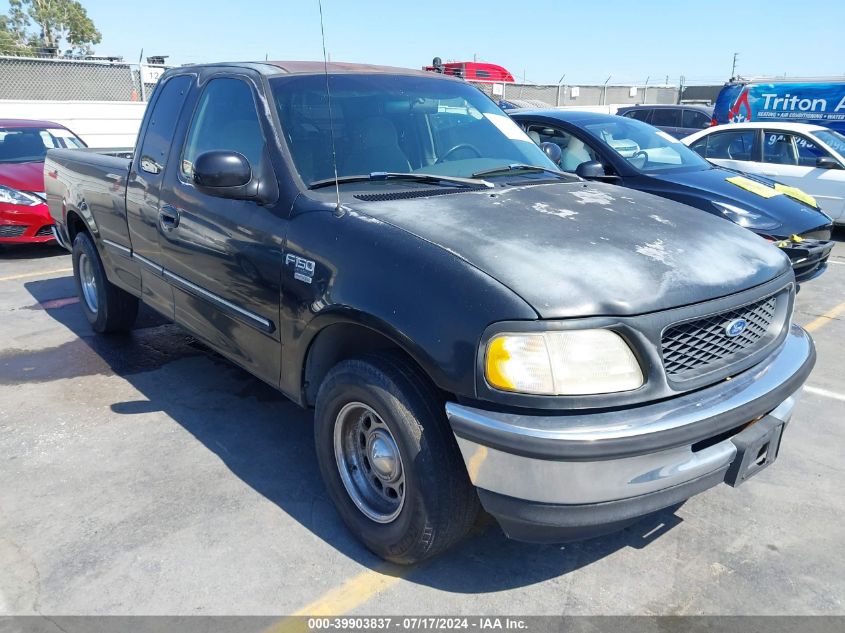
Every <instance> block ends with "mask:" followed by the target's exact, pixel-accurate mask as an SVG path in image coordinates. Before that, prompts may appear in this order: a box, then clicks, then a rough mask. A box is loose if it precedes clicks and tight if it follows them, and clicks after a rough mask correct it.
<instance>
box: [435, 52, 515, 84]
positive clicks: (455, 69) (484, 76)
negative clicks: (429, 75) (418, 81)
mask: <svg viewBox="0 0 845 633" xmlns="http://www.w3.org/2000/svg"><path fill="white" fill-rule="evenodd" d="M423 70H427V71H429V72H434V73H442V74H444V75H452V76H453V77H461V78H462V79H468V80H470V81H497V82H509V83H513V82H514V78H513V75H511V74H510V72H508V70H507V69H506V68H503V67H502V66H499V65H497V64H489V63H487V62H446V63H445V64H444V63H443V62H442V61H441V60H440V58H439V57H435V58H434V59H433V60H432V62H431V66H423Z"/></svg>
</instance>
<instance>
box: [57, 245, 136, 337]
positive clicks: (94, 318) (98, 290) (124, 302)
mask: <svg viewBox="0 0 845 633" xmlns="http://www.w3.org/2000/svg"><path fill="white" fill-rule="evenodd" d="M72 254H73V279H74V282H75V284H76V294H77V296H78V297H79V304H80V305H81V306H82V312H83V313H85V318H87V319H88V323H90V324H91V328H92V329H93V330H94V331H95V332H99V333H101V334H102V333H106V332H126V331H128V330H130V329H131V328H132V325H133V324H134V323H135V319H136V318H137V317H138V299H137V297H135V296H133V295H131V294H129V293H128V292H126V291H125V290H123V289H122V288H118V287H117V286H115V285H114V284H113V283H111V282H110V281H109V280H108V279H107V278H106V271H105V269H104V268H103V262H102V260H101V259H100V254H99V253H98V252H97V247H96V246H94V242H93V240H92V239H91V236H90V235H88V233H85V232H84V231H83V232H80V233H78V234H77V235H76V237H75V238H74V240H73V252H72ZM80 261H81V262H82V265H80ZM89 266H90V267H89ZM80 268H84V269H86V270H88V271H89V273H90V275H88V278H89V279H93V284H91V283H85V284H84V283H83V281H82V274H83V273H82V272H81V270H80ZM83 286H86V287H87V289H88V290H87V291H88V292H91V291H93V294H94V297H95V299H90V298H87V297H86V291H84V290H83ZM92 304H93V305H92Z"/></svg>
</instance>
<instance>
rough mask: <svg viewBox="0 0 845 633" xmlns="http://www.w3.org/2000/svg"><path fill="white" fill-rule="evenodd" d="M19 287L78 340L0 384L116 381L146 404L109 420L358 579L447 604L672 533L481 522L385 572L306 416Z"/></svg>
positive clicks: (28, 360) (158, 343) (54, 286)
mask: <svg viewBox="0 0 845 633" xmlns="http://www.w3.org/2000/svg"><path fill="white" fill-rule="evenodd" d="M25 287H26V288H27V290H28V291H29V293H30V294H31V295H32V297H33V298H34V299H35V301H36V302H37V303H36V304H35V305H34V306H32V307H33V309H44V310H45V311H46V312H47V313H48V314H49V315H50V316H51V317H52V318H53V319H55V320H56V321H57V322H58V323H59V324H61V325H63V326H64V327H66V328H68V329H69V330H71V331H72V332H73V333H75V334H76V335H77V337H78V338H76V339H73V340H72V341H70V342H68V343H65V344H62V345H59V346H58V347H54V348H48V349H45V350H39V351H35V352H21V353H20V354H19V355H18V356H16V355H14V354H13V355H12V356H6V358H4V359H0V360H2V362H0V384H16V383H20V382H43V381H49V380H56V379H59V378H65V377H71V376H73V377H78V376H86V375H94V374H102V375H111V374H114V375H117V376H120V377H122V378H123V379H125V380H126V381H128V382H129V383H130V384H131V385H132V386H133V387H134V388H135V389H136V390H137V391H138V392H140V393H141V394H142V395H143V397H144V399H139V400H136V401H127V402H115V403H114V404H112V405H111V411H112V412H113V414H114V415H116V416H131V415H135V414H142V413H150V412H154V411H155V412H158V411H161V412H164V413H165V414H167V416H169V417H170V418H171V419H172V420H173V421H174V422H176V423H178V424H179V425H181V426H182V427H183V428H184V429H186V430H187V431H188V432H189V433H190V434H191V435H192V436H193V437H195V438H196V439H197V440H199V441H200V442H201V443H202V444H203V445H204V446H205V447H206V448H207V449H208V450H210V451H212V452H213V453H214V454H216V455H217V456H218V457H219V458H220V459H221V460H222V461H223V463H224V464H225V465H226V466H227V467H228V468H229V469H230V470H231V472H232V473H233V474H234V475H236V476H237V477H238V478H240V479H241V480H242V481H243V482H244V483H246V484H247V485H249V486H250V487H252V488H253V489H254V490H255V491H257V492H258V493H259V494H261V495H263V496H264V497H265V498H266V499H268V500H270V501H271V502H272V503H274V504H276V505H277V506H278V507H279V508H281V509H282V510H283V511H284V512H285V513H286V514H287V515H289V516H290V517H292V518H293V519H295V520H296V521H297V522H299V523H300V524H301V525H303V526H304V527H306V528H307V529H308V530H310V531H311V532H313V533H314V534H315V535H317V536H318V537H319V538H321V539H322V540H323V541H325V542H326V543H327V544H329V545H330V546H331V547H333V548H335V549H337V550H338V551H340V552H341V553H342V554H344V555H345V556H347V557H349V558H351V559H353V560H355V561H357V562H358V563H360V564H361V565H364V566H366V567H369V568H372V569H378V570H379V571H381V572H383V573H392V574H401V575H402V576H403V577H405V578H406V579H407V580H408V581H409V582H413V583H419V584H423V585H427V586H431V587H435V588H438V589H442V590H445V591H450V592H456V593H483V592H492V591H501V590H506V589H510V588H515V587H523V586H527V585H531V584H534V583H538V582H542V581H544V580H548V579H550V578H556V577H559V576H561V575H565V574H567V573H569V572H572V571H574V570H577V569H579V568H581V567H584V566H587V565H590V564H592V563H594V562H596V561H598V560H601V559H602V558H604V557H606V556H608V555H611V554H613V553H614V552H617V551H619V550H622V549H624V548H636V549H640V548H643V547H646V546H647V545H648V544H649V543H651V542H652V541H654V540H655V539H657V538H659V537H660V536H661V535H663V534H665V533H666V532H667V531H668V530H670V529H672V528H673V527H675V526H676V525H678V524H679V523H681V521H682V519H680V518H679V517H678V516H676V515H675V514H674V510H676V509H677V506H676V507H675V508H672V509H668V510H665V511H663V512H660V513H657V514H655V515H652V516H650V517H646V518H644V519H643V520H641V521H640V522H638V523H637V524H635V525H632V526H631V527H629V528H628V529H626V530H623V531H621V532H618V533H616V534H612V535H609V536H605V537H600V538H596V539H593V540H590V541H584V542H579V543H573V544H566V545H532V544H525V543H518V542H515V541H511V540H508V539H507V538H505V536H504V534H503V533H502V532H501V530H500V529H499V527H498V526H497V525H496V524H495V522H494V521H493V520H492V519H491V518H490V517H488V516H486V515H485V516H483V517H482V518H481V519H480V520H479V522H478V524H477V525H476V526H475V528H474V530H473V534H472V535H471V537H470V538H468V539H466V540H465V541H464V542H462V543H460V544H459V545H458V546H456V547H455V548H454V549H452V550H450V551H449V552H447V553H446V554H444V555H442V556H441V557H439V558H437V559H435V560H432V561H428V562H426V563H424V564H422V565H420V566H418V567H417V568H416V569H412V570H402V569H398V568H395V567H385V565H384V563H383V562H382V561H381V560H380V559H378V558H377V557H375V556H374V555H373V554H371V553H370V552H369V551H367V550H366V549H365V548H364V547H363V546H362V545H360V544H359V543H358V541H357V540H355V539H354V538H353V537H352V536H351V535H350V533H349V532H348V531H347V530H346V528H345V526H344V525H343V523H342V521H341V519H340V517H339V515H337V513H336V512H335V511H334V508H333V506H332V505H331V502H330V500H329V499H328V496H327V494H326V492H325V489H324V488H323V484H322V481H321V479H320V474H319V471H318V468H317V465H316V460H315V459H314V457H313V454H314V451H313V436H312V415H313V414H312V412H311V411H304V410H302V409H300V408H299V407H297V406H296V405H294V404H293V403H292V402H290V401H288V400H287V399H286V398H284V397H283V396H282V395H281V394H279V393H278V392H277V391H275V390H274V389H273V388H271V387H270V386H268V385H265V384H264V383H262V382H261V381H259V380H258V379H256V378H253V377H252V376H251V375H249V374H247V373H246V372H245V371H243V370H241V369H240V368H238V367H236V366H235V365H233V364H231V363H229V362H228V361H226V360H225V359H223V358H222V357H220V356H219V355H217V354H216V353H214V352H212V351H210V350H209V349H207V348H206V347H205V346H204V345H202V344H201V343H199V342H197V341H196V340H195V339H193V338H192V337H191V336H190V335H189V334H188V333H187V332H185V331H184V330H182V329H181V328H179V327H178V326H176V325H173V324H170V323H168V322H167V321H166V320H164V319H163V318H161V317H159V316H158V315H156V314H154V313H152V312H151V311H150V310H148V309H146V308H144V307H142V309H141V315H140V317H139V319H138V323H137V325H136V328H135V329H134V330H133V332H132V333H130V334H129V335H122V336H117V335H115V336H97V335H94V333H93V332H92V331H91V329H90V327H89V325H88V323H87V321H86V320H85V318H84V316H83V315H82V312H81V310H80V308H79V306H78V305H76V303H77V302H76V301H73V300H72V299H71V298H72V297H74V296H75V292H74V286H73V280H72V278H71V277H70V276H67V277H61V278H56V279H50V280H45V281H33V282H29V283H26V284H25ZM63 299H66V300H67V301H62V300H63ZM24 367H26V368H27V370H26V371H23V368H24ZM104 485H107V482H104ZM151 520H155V519H154V517H151Z"/></svg>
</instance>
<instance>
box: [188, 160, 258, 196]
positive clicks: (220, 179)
mask: <svg viewBox="0 0 845 633" xmlns="http://www.w3.org/2000/svg"><path fill="white" fill-rule="evenodd" d="M250 180H252V167H250V166H249V161H248V160H247V159H246V156H244V155H243V154H239V153H238V152H228V151H223V150H214V151H211V152H205V153H203V154H200V155H199V156H197V159H196V161H194V184H195V185H196V186H197V187H198V188H199V189H202V190H203V191H205V192H206V193H208V194H210V195H219V196H221V197H223V198H229V197H239V196H229V195H224V194H225V193H234V192H233V191H231V190H232V189H241V188H243V187H245V186H246V185H247V184H248V183H249V181H250ZM215 190H216V191H215Z"/></svg>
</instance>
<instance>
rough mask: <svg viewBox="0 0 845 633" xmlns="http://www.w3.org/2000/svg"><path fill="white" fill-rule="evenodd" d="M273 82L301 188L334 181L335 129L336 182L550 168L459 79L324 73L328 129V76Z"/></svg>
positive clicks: (529, 142)
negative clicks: (510, 167) (373, 176)
mask: <svg viewBox="0 0 845 633" xmlns="http://www.w3.org/2000/svg"><path fill="white" fill-rule="evenodd" d="M270 84H271V86H272V88H273V94H274V96H275V100H276V107H277V109H278V113H279V119H280V120H281V123H282V129H283V131H284V135H285V139H286V140H287V143H288V146H289V148H290V151H291V155H292V156H293V160H294V162H295V163H296V168H297V170H298V171H299V174H300V176H301V177H302V180H303V181H304V182H305V183H306V184H310V183H315V182H319V181H322V180H326V179H329V178H333V177H334V170H333V167H332V128H333V129H334V146H335V150H336V155H337V173H338V176H340V177H343V176H353V175H362V174H363V175H366V174H371V173H375V172H395V173H408V172H413V173H420V174H436V175H441V176H453V177H454V176H457V177H465V178H470V177H472V175H473V174H474V173H477V172H480V171H484V170H488V169H493V168H497V167H505V168H506V167H507V166H508V165H512V164H516V163H519V164H527V165H534V166H537V167H542V168H545V169H552V170H553V169H555V165H554V164H553V163H552V162H551V161H550V160H549V159H548V158H547V157H546V155H545V154H544V153H543V151H542V150H541V149H540V148H539V147H537V145H535V144H534V142H533V141H532V140H531V139H530V138H529V137H528V136H527V135H526V134H525V132H523V131H522V130H521V129H520V128H519V127H518V126H517V125H516V124H515V123H514V122H513V121H511V120H510V118H508V117H507V116H506V115H504V114H503V113H502V111H501V110H499V108H498V107H496V105H495V104H494V103H493V102H492V101H491V100H490V99H489V98H488V97H487V96H486V95H484V94H483V93H481V92H480V91H479V90H478V89H477V88H474V87H472V86H471V85H469V84H466V83H463V82H458V81H448V80H443V79H439V78H428V77H412V76H396V75H386V74H348V75H329V87H330V89H331V121H332V125H331V127H330V125H329V103H328V101H327V99H326V77H325V76H323V75H307V76H298V77H280V78H276V79H272V80H271V82H270ZM520 173H521V172H520ZM525 173H528V174H531V172H525ZM510 177H513V174H510ZM530 177H535V178H536V177H537V176H536V174H531V176H530ZM379 182H382V183H384V182H391V183H396V182H402V181H396V180H391V181H387V180H383V181H379ZM402 184H404V185H407V182H403V183H402Z"/></svg>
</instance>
